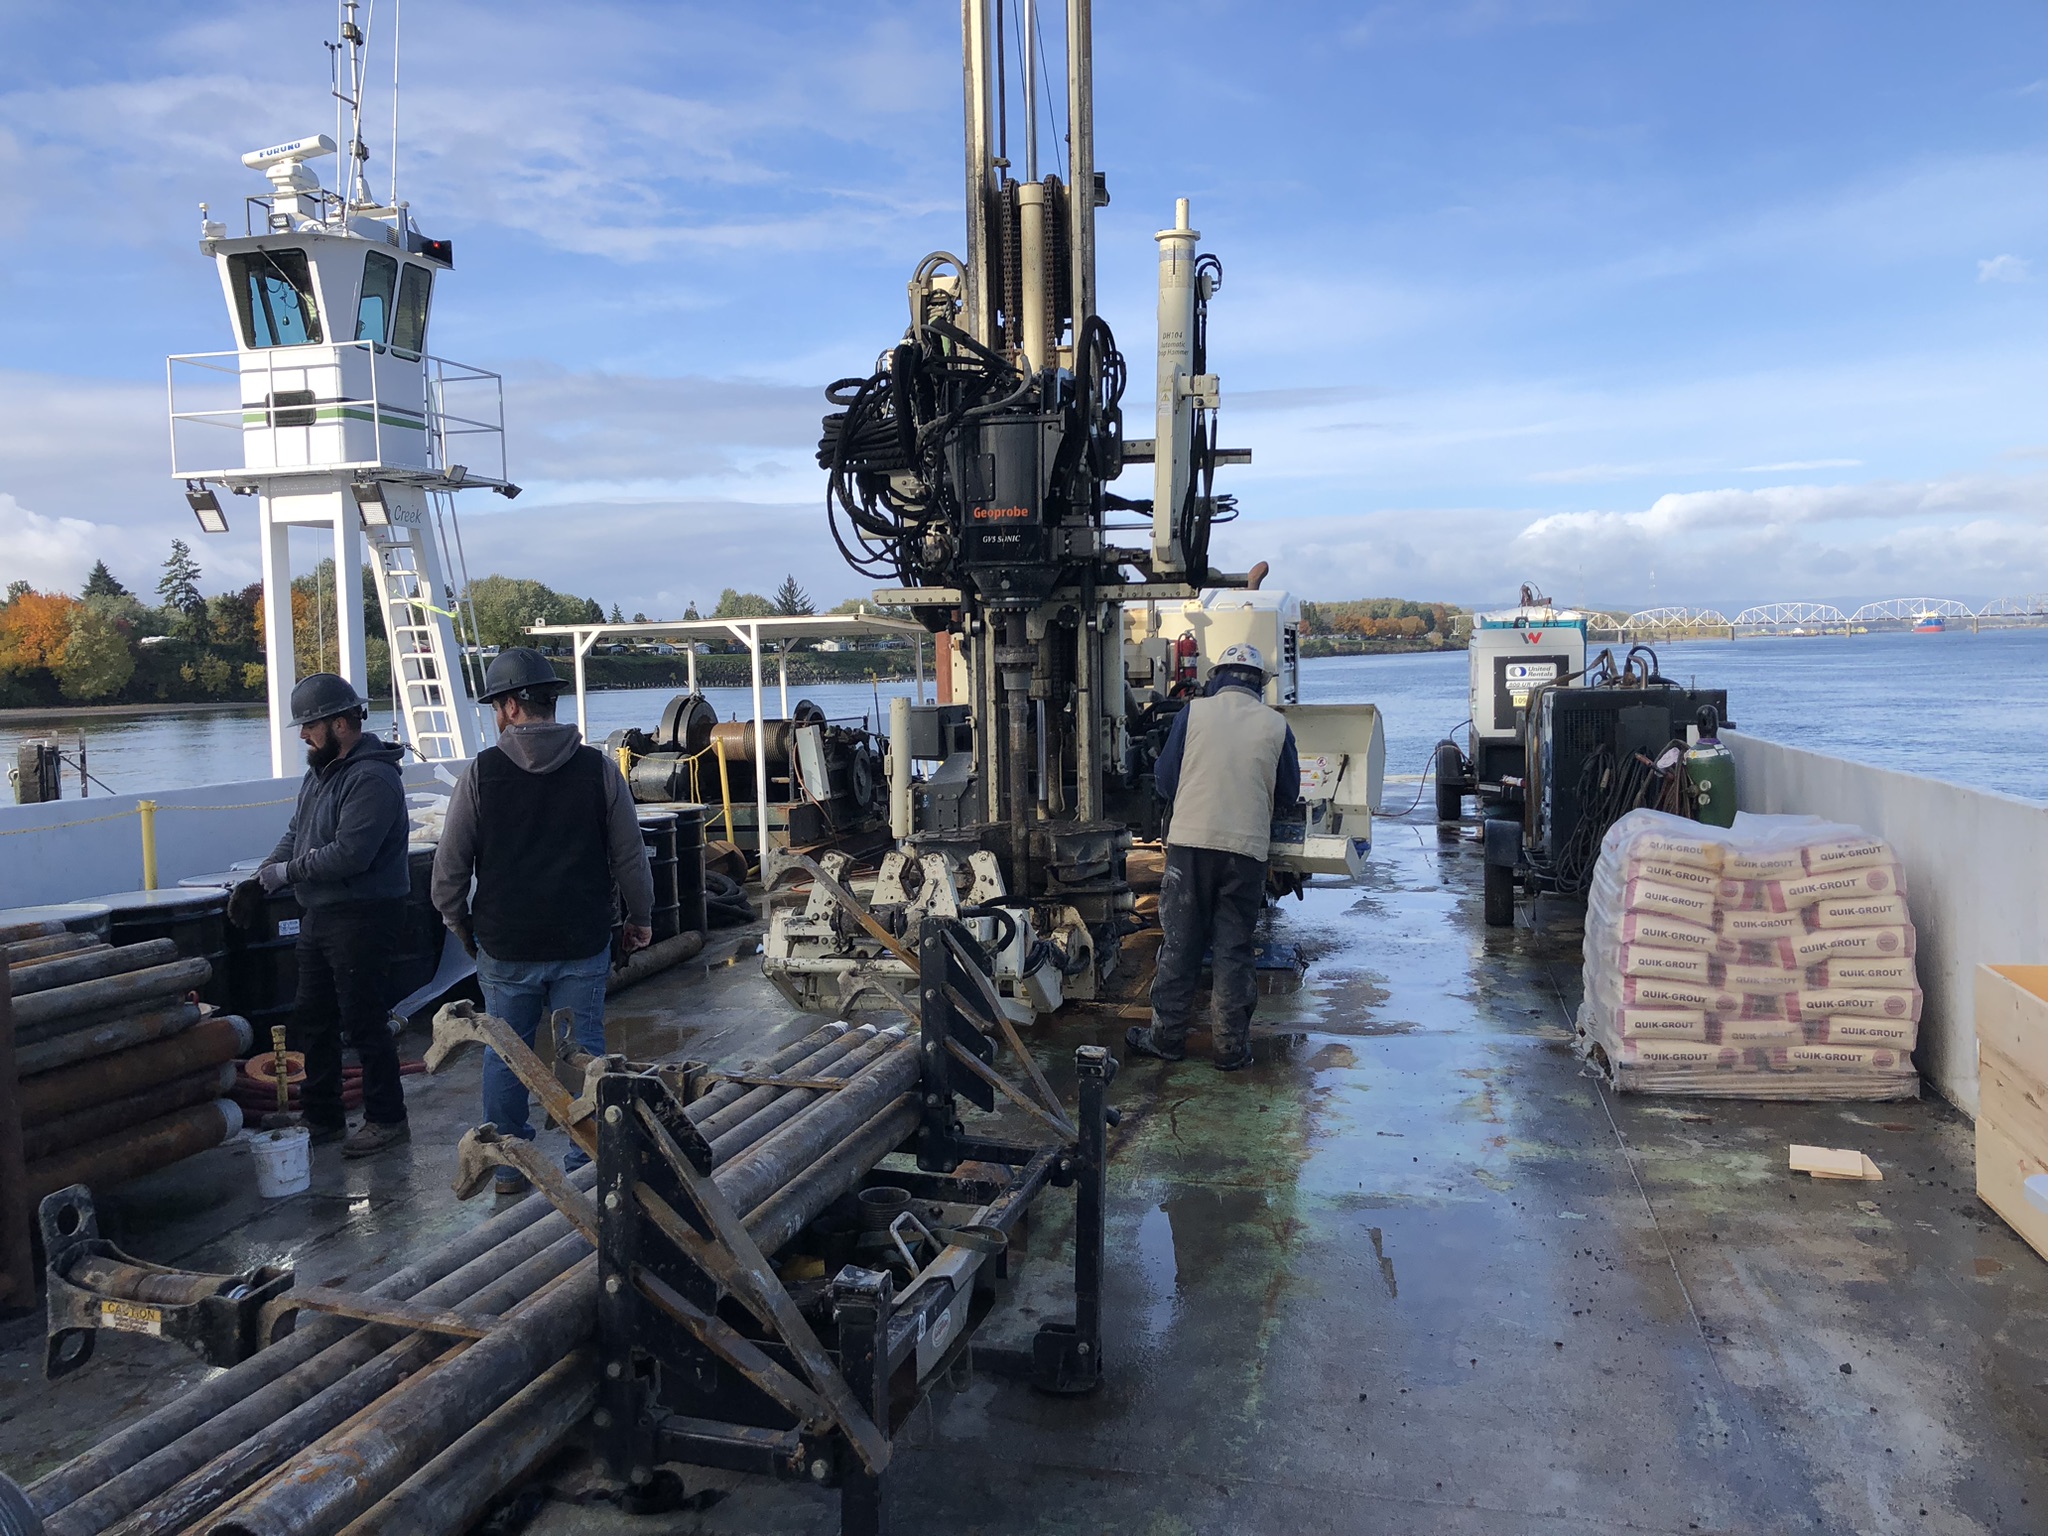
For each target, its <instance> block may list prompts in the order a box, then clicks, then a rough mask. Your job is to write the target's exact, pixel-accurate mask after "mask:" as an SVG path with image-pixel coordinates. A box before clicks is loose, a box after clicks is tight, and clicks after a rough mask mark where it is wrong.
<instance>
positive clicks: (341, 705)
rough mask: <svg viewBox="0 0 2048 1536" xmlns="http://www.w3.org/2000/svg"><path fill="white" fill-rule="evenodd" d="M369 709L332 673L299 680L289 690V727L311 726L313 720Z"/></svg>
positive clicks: (345, 683) (329, 718)
mask: <svg viewBox="0 0 2048 1536" xmlns="http://www.w3.org/2000/svg"><path fill="white" fill-rule="evenodd" d="M369 707H370V706H369V705H368V704H366V703H364V702H363V698H362V696H361V695H360V694H358V693H357V692H356V690H355V688H354V686H353V685H352V684H351V683H350V682H349V680H348V679H347V678H345V677H337V676H336V675H335V674H334V673H332V672H315V673H314V674H313V675H312V676H310V677H302V678H300V679H299V681H298V685H297V686H296V687H294V688H293V689H292V724H293V725H311V724H312V723H313V722H314V721H315V720H332V719H333V718H334V717H335V716H336V715H358V714H362V713H363V712H364V711H366V710H368V709H369Z"/></svg>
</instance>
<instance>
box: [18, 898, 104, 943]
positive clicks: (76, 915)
mask: <svg viewBox="0 0 2048 1536" xmlns="http://www.w3.org/2000/svg"><path fill="white" fill-rule="evenodd" d="M113 921H114V909H113V908H112V907H110V906H108V905H107V904H106V903H105V902H103V901H58V902H51V903H50V904H49V905H47V906H40V907H0V928H6V927H9V926H11V925H13V924H15V923H24V924H26V923H62V924H63V925H64V926H65V928H66V929H68V930H69V931H70V932H72V933H87V934H91V935H92V936H93V937H94V938H96V939H99V940H102V941H106V939H107V934H108V932H109V930H110V929H111V928H112V926H113Z"/></svg>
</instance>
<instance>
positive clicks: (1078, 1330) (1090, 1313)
mask: <svg viewBox="0 0 2048 1536" xmlns="http://www.w3.org/2000/svg"><path fill="white" fill-rule="evenodd" d="M1112 1065H1113V1063H1112V1062H1111V1061H1110V1058H1109V1052H1108V1051H1107V1050H1105V1049H1103V1047H1101V1046H1099V1045H1084V1046H1080V1047H1078V1048H1077V1049H1076V1050H1075V1052H1074V1072H1075V1074H1076V1075H1077V1076H1078V1077H1079V1078H1080V1080H1081V1103H1080V1107H1079V1108H1078V1110H1077V1111H1076V1114H1077V1116H1078V1118H1079V1120H1080V1127H1079V1129H1080V1132H1081V1135H1080V1139H1079V1141H1078V1142H1077V1143H1076V1145H1075V1148H1074V1333H1075V1337H1076V1343H1075V1353H1076V1355H1077V1356H1080V1357H1081V1359H1082V1361H1083V1362H1085V1365H1084V1369H1085V1370H1086V1371H1087V1372H1088V1373H1089V1374H1090V1375H1092V1376H1094V1377H1096V1378H1099V1377H1100V1376H1101V1373H1102V1224H1103V1205H1104V1197H1105V1194H1106V1183H1107V1167H1106V1165H1107V1163H1108V1157H1109V1119H1108V1108H1109V1105H1108V1098H1109V1073H1110V1068H1111V1066H1112Z"/></svg>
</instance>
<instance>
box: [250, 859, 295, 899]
mask: <svg viewBox="0 0 2048 1536" xmlns="http://www.w3.org/2000/svg"><path fill="white" fill-rule="evenodd" d="M256 878H257V879H258V880H260V881H262V882H263V890H264V893H265V894H266V895H270V896H275V895H276V894H277V893H278V892H279V891H281V890H283V889H284V888H285V887H286V886H288V885H290V884H291V883H292V876H291V866H290V865H289V864H266V865H264V866H263V867H262V868H261V869H259V870H257V871H256Z"/></svg>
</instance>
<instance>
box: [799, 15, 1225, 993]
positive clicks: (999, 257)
mask: <svg viewBox="0 0 2048 1536" xmlns="http://www.w3.org/2000/svg"><path fill="white" fill-rule="evenodd" d="M1008 3H1009V4H1012V5H1021V7H1022V12H1021V16H1019V17H1018V18H1016V19H1017V20H1019V21H1020V22H1021V27H1020V31H1021V45H1020V46H1018V47H1016V48H1014V49H1006V47H1005V37H1004V17H1005V0H963V4H962V9H961V18H962V42H963V46H964V63H965V69H964V82H965V98H966V100H965V105H966V170H967V178H966V192H967V199H966V201H967V208H966V212H967V221H966V222H967V230H966V236H967V238H966V246H965V249H966V256H965V258H964V259H963V258H961V257H959V256H955V255H953V254H951V253H948V252H937V253H934V254H932V255H930V256H927V257H926V258H925V259H924V260H923V261H921V262H920V263H919V264H918V266H917V268H916V270H915V272H914V274H913V276H912V278H911V281H910V284H909V300H910V325H909V328H908V329H907V330H906V331H905V332H904V335H903V337H902V339H901V340H900V341H899V342H898V343H897V344H896V345H895V346H893V347H892V348H891V349H890V350H889V351H888V352H887V353H885V354H884V355H883V356H882V357H881V359H880V360H879V362H878V364H877V366H876V368H875V370H874V372H873V373H872V374H871V375H869V376H868V377H866V378H852V379H842V380H840V381H839V382H837V383H835V384H834V385H832V386H831V388H830V389H829V390H828V391H827V394H828V398H829V399H830V400H831V402H832V403H833V404H834V405H835V406H837V407H838V408H839V409H838V410H836V411H835V412H834V414H832V415H830V416H828V417H826V419H825V423H824V436H823V439H822V441H821V443H820V445H819V452H818V460H819V463H820V465H821V466H822V467H823V468H824V469H825V470H826V471H827V472H828V474H829V476H830V481H829V485H828V489H827V506H828V511H829V514H830V517H831V522H832V529H833V535H834V537H835V539H837V541H838V544H839V548H840V551H841V553H842V554H844V555H845V557H846V559H847V561H848V563H849V564H851V565H852V566H853V567H854V568H855V569H856V570H859V571H861V572H863V573H865V574H867V575H869V576H872V577H875V578H877V579H879V580H882V581H885V582H888V583H890V585H888V586H886V587H884V588H883V589H881V590H878V591H877V592H876V593H875V596H876V599H877V600H878V601H879V602H882V603H885V604H890V605H896V606H901V607H904V608H908V609H909V610H910V611H911V612H912V613H914V614H915V615H916V616H917V617H918V618H919V619H920V620H922V621H923V622H924V624H925V625H926V626H927V627H928V628H929V629H931V630H932V631H933V632H934V634H936V635H938V636H939V637H940V639H939V650H940V673H941V679H942V689H943V688H944V687H945V686H946V684H947V683H948V682H949V681H950V675H958V676H960V677H961V678H962V679H963V681H964V685H965V687H964V692H965V696H964V698H958V700H957V702H958V703H959V704H964V705H965V706H966V709H965V720H964V722H962V721H960V720H959V718H958V711H957V710H956V711H955V713H954V714H953V715H951V716H947V717H946V718H944V719H943V720H942V721H940V722H936V723H935V726H934V729H933V730H931V731H928V732H923V733H921V737H920V739H924V740H942V741H943V742H944V746H943V747H942V748H941V749H939V752H938V761H939V762H940V766H939V768H938V769H937V771H936V772H935V773H934V774H933V776H932V779H931V781H930V782H931V784H933V785H938V784H941V783H943V784H945V785H947V786H948V789H949V793H947V794H946V795H944V796H940V795H934V794H924V795H921V797H920V798H919V800H918V801H917V804H918V806H919V807H920V809H921V810H922V811H923V813H924V814H922V815H920V816H919V817H917V818H916V823H915V824H914V825H912V826H910V827H908V828H905V827H900V826H899V827H898V828H897V833H898V836H899V838H900V839H902V840H903V842H904V844H905V847H906V852H905V853H903V854H899V855H897V856H896V857H897V858H898V860H899V861H901V862H899V864H898V866H897V872H898V873H900V872H902V871H903V870H904V869H907V868H908V867H909V865H911V864H915V865H917V866H918V868H920V869H930V868H933V867H935V866H934V865H933V862H932V856H933V855H934V854H938V855H941V856H942V858H943V860H944V861H945V862H946V863H947V865H948V867H952V868H957V869H958V870H959V871H960V872H961V874H960V879H959V881H958V883H959V884H960V885H961V887H962V888H963V890H964V889H965V888H967V887H968V886H970V885H972V886H973V887H974V890H975V891H976V892H978V894H977V895H976V896H975V897H974V900H976V901H978V902H980V903H981V904H983V905H1000V906H1003V907H1005V908H1007V909H1009V912H1010V915H1011V916H1012V917H1013V918H1014V917H1017V916H1019V915H1021V914H1022V913H1023V909H1025V908H1028V909H1029V913H1028V916H1029V920H1030V931H1031V933H1032V934H1033V935H1035V936H1042V937H1045V938H1047V939H1048V940H1049V941H1050V947H1051V948H1052V949H1053V950H1054V951H1056V952H1057V955H1058V956H1059V958H1060V963H1061V969H1062V970H1063V972H1064V975H1065V987H1064V990H1065V993H1066V995H1068V996H1074V995H1079V996H1091V995H1094V983H1095V982H1096V980H1097V979H1099V976H1100V975H1101V974H1102V973H1103V972H1104V971H1105V970H1106V968H1107V967H1108V966H1109V965H1111V964H1113V962H1114V959H1115V955H1116V950H1117V941H1118V937H1119V934H1120V931H1121V928H1122V925H1123V924H1124V922H1125V920H1126V917H1127V913H1128V909H1129V906H1130V895H1129V890H1128V887H1127V886H1126V885H1125V883H1124V880H1123V853H1124V849H1125V848H1126V847H1127V846H1128V845H1129V842H1130V831H1129V824H1128V823H1129V818H1127V817H1125V816H1123V815H1120V814H1119V802H1120V800H1121V799H1122V798H1124V797H1127V796H1129V795H1131V794H1132V793H1133V792H1138V793H1144V792H1147V790H1146V789H1145V788H1144V786H1143V785H1141V784H1140V780H1139V774H1140V772H1141V765H1140V764H1138V763H1137V762H1136V761H1135V760H1134V759H1133V756H1132V736H1131V732H1130V730H1129V726H1128V709H1127V701H1126V689H1125V683H1124V675H1123V664H1122V644H1123V620H1122V611H1121V605H1122V604H1123V603H1124V602H1125V601H1138V600H1145V599H1160V598H1167V599H1172V598H1191V597H1193V596H1195V595H1196V593H1197V592H1198V590H1200V589H1202V588H1212V589H1213V588H1216V587H1226V586H1242V585H1244V584H1245V582H1244V578H1242V577H1235V578H1233V577H1230V576H1224V575H1220V574H1218V573H1216V572H1213V571H1211V570H1210V569H1209V567H1208V544H1209V529H1210V526H1211V524H1212V523H1213V522H1214V521H1215V520H1217V518H1218V516H1219V514H1220V515H1222V516H1224V517H1228V516H1229V515H1230V514H1231V511H1232V508H1231V505H1230V500H1229V498H1227V497H1223V498H1219V497H1217V496H1216V495H1215V493H1214V489H1213V477H1214V472H1215V468H1216V464H1217V461H1218V457H1219V455H1218V453H1217V451H1216V447H1215V432H1214V419H1215V412H1216V408H1217V403H1218V392H1217V385H1216V379H1215V376H1214V375H1213V374H1211V373H1209V372H1208V361H1207V357H1206V351H1207V347H1206V320H1207V308H1208V302H1209V299H1210V296H1211V295H1212V294H1213V293H1214V292H1215V291H1216V289H1217V287H1218V286H1219V285H1220V282H1221V274H1222V268H1221V264H1220V263H1219V262H1218V261H1217V260H1216V258H1214V257H1213V256H1203V255H1199V254H1198V253H1197V249H1196V245H1197V241H1198V240H1199V238H1200V236H1199V233H1198V232H1197V231H1196V230H1194V229H1192V228H1190V227H1189V223H1188V205H1187V202H1186V200H1184V199H1183V200H1182V201H1181V202H1180V203H1179V205H1178V208H1177V211H1176V218H1175V220H1174V227H1173V228H1171V229H1168V230H1165V231H1162V232H1161V233H1160V234H1159V235H1158V236H1157V241H1158V260H1159V365H1158V381H1157V395H1156V423H1157V424H1156V428H1155V436H1154V438H1152V439H1151V440H1136V439H1130V438H1127V437H1126V436H1125V431H1124V406H1123V399H1124V393H1125V384H1126V368H1125V362H1124V356H1123V354H1122V352H1121V351H1119V350H1118V347H1117V343H1116V339H1115V336H1114V334H1113V333H1112V331H1111V329H1110V327H1109V324H1108V323H1107V322H1106V321H1105V320H1104V319H1103V318H1102V316H1100V315H1099V314H1097V313H1096V309H1095V296H1096V270H1095V249H1096V247H1095V211H1096V209H1097V208H1099V207H1102V206H1105V205H1107V203H1108V201H1109V193H1108V188H1107V184H1106V182H1105V180H1104V178H1103V177H1102V175H1101V174H1100V173H1098V172H1097V171H1096V169H1095V147H1094V103H1093V72H1092V62H1091V52H1090V50H1091V37H1090V0H1067V6H1066V32H1065V39H1064V49H1063V50H1061V49H1059V48H1052V49H1050V50H1048V49H1046V47H1045V43H1044V42H1041V41H1040V40H1039V39H1038V38H1037V36H1036V33H1037V30H1038V17H1037V15H1036V12H1035V6H1034V4H1033V0H1008ZM1046 41H1050V39H1047V40H1046ZM1062 51H1063V53H1064V62H1065V76H1066V78H1065V85H1066V117H1067V133H1066V161H1065V164H1064V165H1063V166H1061V167H1059V168H1058V169H1057V170H1052V171H1048V172H1046V173H1045V174H1041V171H1040V166H1039V164H1038V155H1037V122H1038V117H1039V102H1038V86H1039V78H1040V71H1039V69H1038V68H1037V67H1036V66H1035V64H1034V60H1035V59H1036V58H1039V57H1050V58H1051V59H1052V61H1053V64H1054V66H1057V64H1058V63H1059V61H1060V59H1061V55H1062ZM1015 53H1021V54H1022V55H1023V58H1022V60H1021V61H1020V60H1018V59H1017V58H1015V57H1013V56H1012V55H1013V54H1015ZM1020 88H1021V89H1020ZM1019 94H1021V96H1022V98H1023V103H1024V109H1025V119H1026V132H1025V135H1024V140H1025V142H1024V151H1025V153H1024V163H1023V166H1022V170H1023V173H1024V174H1023V176H1022V177H1021V178H1015V177H1013V175H1012V170H1013V169H1014V168H1015V167H1014V166H1013V162H1012V160H1011V158H1010V154H1009V150H1010V145H1009V138H1010V124H1009V103H1010V102H1011V100H1012V99H1013V97H1014V96H1016V95H1019ZM1062 172H1063V173H1064V174H1062ZM1231 457H1232V458H1233V459H1237V460H1238V461H1241V460H1242V457H1243V456H1241V455H1232V456H1231ZM1148 461H1150V462H1152V463H1153V482H1154V484H1153V494H1152V496H1151V497H1150V498H1149V499H1145V500H1140V499H1129V498H1125V497H1123V496H1119V495H1117V494H1116V493H1114V492H1113V491H1111V490H1110V488H1109V487H1110V485H1111V483H1112V482H1114V481H1115V480H1117V478H1118V477H1119V476H1120V475H1121V474H1122V473H1123V472H1124V469H1125V466H1126V465H1128V464H1142V463H1145V462H1148ZM1119 533H1131V534H1137V535H1140V536H1141V537H1140V538H1139V539H1134V540H1133V541H1132V542H1131V543H1130V544H1129V545H1128V546H1122V545H1119V544H1117V543H1116V542H1115V538H1116V536H1117V535H1118V534H1119ZM949 655H951V656H957V658H958V662H957V664H956V666H955V667H954V668H953V669H951V674H950V675H949V668H948V657H949ZM947 696H948V695H947V693H946V692H944V691H942V692H941V695H940V697H941V699H942V700H944V699H946V698H947ZM941 708H943V706H941ZM963 725H964V728H963ZM941 727H942V729H941ZM928 750H929V749H924V750H920V752H919V754H918V755H919V756H921V757H924V756H927V752H928ZM899 761H900V759H899ZM1144 782H1145V784H1147V785H1148V784H1149V780H1147V781H1144ZM977 852H979V853H983V854H985V855H987V854H992V855H993V856H994V858H995V860H996V861H997V863H998V864H999V865H1000V868H1001V874H1002V880H1003V886H1004V890H1005V892H1006V895H1005V896H1004V898H1003V899H1001V900H1000V901H998V902H994V903H991V902H989V900H988V896H987V885H988V882H987V879H986V870H987V861H986V859H984V860H983V861H982V862H981V864H980V866H979V867H980V870H981V872H982V873H981V876H980V878H979V879H972V878H970V877H969V875H968V874H967V870H968V863H969V860H970V858H971V857H972V855H973V854H974V853H977ZM883 876H884V882H883V883H884V887H885V888H886V890H878V892H877V901H878V903H879V902H882V901H884V900H885V899H886V896H887V895H892V894H895V893H896V892H897V886H896V885H894V884H892V883H891V876H892V871H891V869H890V867H889V866H885V868H884V871H883ZM904 894H906V895H908V894H909V893H907V892H906V893H904ZM927 900H928V898H927ZM1014 938H1015V933H1014V930H1012V931H1011V938H1010V939H1006V940H1004V941H1003V942H1001V943H1000V944H997V945H996V946H995V947H998V948H1001V949H1004V950H1010V949H1012V948H1014V947H1015V944H1014ZM1027 961H1028V955H1026V956H1020V957H1019V959H1018V962H1017V963H1019V964H1024V963H1026V962H1027Z"/></svg>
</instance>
